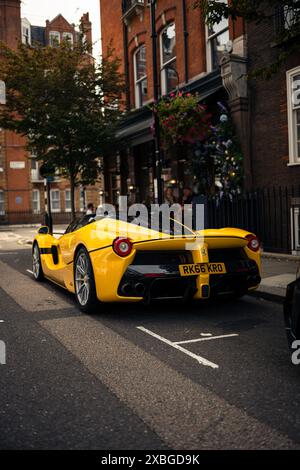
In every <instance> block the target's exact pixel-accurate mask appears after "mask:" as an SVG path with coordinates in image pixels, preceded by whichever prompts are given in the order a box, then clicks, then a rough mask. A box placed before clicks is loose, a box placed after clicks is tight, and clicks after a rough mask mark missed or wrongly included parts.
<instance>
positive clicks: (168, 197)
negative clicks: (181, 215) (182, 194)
mask: <svg viewBox="0 0 300 470" xmlns="http://www.w3.org/2000/svg"><path fill="white" fill-rule="evenodd" d="M176 202H177V200H176V197H175V196H174V192H173V189H172V188H166V189H165V198H164V203H165V204H168V206H172V205H173V204H176Z"/></svg>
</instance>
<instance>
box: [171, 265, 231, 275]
mask: <svg viewBox="0 0 300 470" xmlns="http://www.w3.org/2000/svg"><path fill="white" fill-rule="evenodd" d="M179 272H180V275H181V276H199V274H226V267H225V264H224V263H197V264H181V265H180V266H179Z"/></svg>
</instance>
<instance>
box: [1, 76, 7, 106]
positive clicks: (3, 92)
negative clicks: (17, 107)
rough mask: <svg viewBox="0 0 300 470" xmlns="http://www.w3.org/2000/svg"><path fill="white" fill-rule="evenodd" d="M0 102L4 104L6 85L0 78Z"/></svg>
mask: <svg viewBox="0 0 300 470" xmlns="http://www.w3.org/2000/svg"><path fill="white" fill-rule="evenodd" d="M0 104H6V87H5V83H4V82H3V81H2V80H0Z"/></svg>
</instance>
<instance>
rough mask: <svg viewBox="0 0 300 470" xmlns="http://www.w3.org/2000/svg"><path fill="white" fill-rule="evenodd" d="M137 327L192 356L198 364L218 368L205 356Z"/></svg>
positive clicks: (138, 327)
mask: <svg viewBox="0 0 300 470" xmlns="http://www.w3.org/2000/svg"><path fill="white" fill-rule="evenodd" d="M137 329H138V330H140V331H143V332H144V333H147V334H148V335H151V336H153V337H154V338H156V339H159V340H160V341H162V342H163V343H166V344H168V345H169V346H172V348H174V349H177V350H178V351H181V352H183V353H184V354H186V355H187V356H190V357H192V358H193V359H195V360H196V361H197V362H199V364H202V365H203V366H207V367H211V368H212V369H218V368H219V366H218V364H215V363H214V362H211V361H208V360H207V359H205V357H201V356H199V355H198V354H194V353H192V352H191V351H188V350H187V349H185V348H182V347H181V346H179V345H178V344H176V343H173V341H170V340H168V339H166V338H164V337H163V336H160V335H158V334H156V333H154V332H153V331H150V330H147V328H144V327H143V326H137Z"/></svg>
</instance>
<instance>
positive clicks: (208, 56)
mask: <svg viewBox="0 0 300 470" xmlns="http://www.w3.org/2000/svg"><path fill="white" fill-rule="evenodd" d="M219 1H220V2H222V3H224V1H225V0H219ZM226 3H227V4H228V1H227V0H226ZM225 19H226V18H225ZM218 24H220V23H218ZM226 31H228V32H229V19H227V26H224V28H222V29H220V31H217V32H215V33H213V34H209V27H208V25H207V24H205V36H206V69H207V72H208V73H210V72H213V71H214V70H216V69H215V68H214V67H213V60H212V52H213V46H212V44H213V41H214V39H216V38H217V37H218V36H221V35H222V34H224V33H225V32H226ZM229 40H230V38H229Z"/></svg>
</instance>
